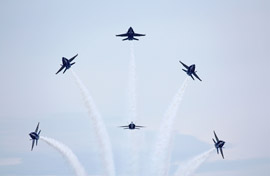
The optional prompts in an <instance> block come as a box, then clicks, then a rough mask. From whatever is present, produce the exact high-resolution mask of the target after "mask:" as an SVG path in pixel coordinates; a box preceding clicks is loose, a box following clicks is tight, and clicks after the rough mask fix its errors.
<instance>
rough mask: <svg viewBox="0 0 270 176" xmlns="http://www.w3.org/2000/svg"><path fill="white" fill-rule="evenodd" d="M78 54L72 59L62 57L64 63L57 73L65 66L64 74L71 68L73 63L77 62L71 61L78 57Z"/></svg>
mask: <svg viewBox="0 0 270 176" xmlns="http://www.w3.org/2000/svg"><path fill="white" fill-rule="evenodd" d="M77 56H78V54H76V55H75V56H73V57H72V58H70V59H67V58H65V57H62V65H61V68H60V69H59V70H58V72H56V73H55V74H58V73H59V72H60V71H62V70H63V69H64V68H65V70H64V72H63V74H64V73H65V72H66V71H67V69H69V68H70V67H71V66H72V65H73V64H75V62H73V63H71V62H72V61H73V60H74V59H75V58H76V57H77Z"/></svg>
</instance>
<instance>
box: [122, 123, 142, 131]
mask: <svg viewBox="0 0 270 176" xmlns="http://www.w3.org/2000/svg"><path fill="white" fill-rule="evenodd" d="M120 127H121V128H124V129H129V130H135V129H140V128H143V127H144V126H139V125H135V124H134V123H133V122H131V123H130V124H129V125H126V126H120Z"/></svg>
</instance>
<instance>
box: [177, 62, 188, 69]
mask: <svg viewBox="0 0 270 176" xmlns="http://www.w3.org/2000/svg"><path fill="white" fill-rule="evenodd" d="M179 62H180V63H181V64H182V65H183V66H184V67H185V68H186V69H188V68H189V66H187V65H186V64H184V63H183V62H181V61H179Z"/></svg>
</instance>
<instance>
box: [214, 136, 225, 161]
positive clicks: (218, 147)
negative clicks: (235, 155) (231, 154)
mask: <svg viewBox="0 0 270 176" xmlns="http://www.w3.org/2000/svg"><path fill="white" fill-rule="evenodd" d="M214 135H215V138H216V141H215V139H213V141H214V143H215V147H216V149H217V154H219V152H218V149H219V150H220V153H221V156H222V158H223V159H224V156H223V151H222V148H223V145H224V144H225V142H224V141H221V140H219V139H218V137H217V135H216V133H215V131H214Z"/></svg>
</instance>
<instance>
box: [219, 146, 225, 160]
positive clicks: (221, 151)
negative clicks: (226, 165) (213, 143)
mask: <svg viewBox="0 0 270 176" xmlns="http://www.w3.org/2000/svg"><path fill="white" fill-rule="evenodd" d="M219 149H220V153H221V156H222V158H223V159H224V155H223V150H222V147H221V148H219Z"/></svg>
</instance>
